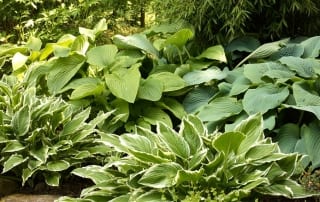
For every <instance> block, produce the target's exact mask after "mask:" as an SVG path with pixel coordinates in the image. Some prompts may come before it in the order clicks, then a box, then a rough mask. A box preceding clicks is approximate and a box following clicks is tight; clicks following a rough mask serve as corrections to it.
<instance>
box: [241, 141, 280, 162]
mask: <svg viewBox="0 0 320 202" xmlns="http://www.w3.org/2000/svg"><path fill="white" fill-rule="evenodd" d="M277 148H278V147H277V145H276V144H258V145H255V146H253V147H251V148H250V149H249V150H248V151H247V152H246V154H245V158H246V160H247V161H249V162H250V161H255V160H258V159H263V158H264V157H266V156H269V155H271V154H272V153H275V152H276V151H277Z"/></svg>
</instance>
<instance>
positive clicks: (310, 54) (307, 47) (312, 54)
mask: <svg viewBox="0 0 320 202" xmlns="http://www.w3.org/2000/svg"><path fill="white" fill-rule="evenodd" d="M301 45H302V46H303V47H304V52H303V55H302V57H303V58H316V57H318V56H319V51H320V36H315V37H311V38H309V39H307V40H305V41H303V42H301Z"/></svg>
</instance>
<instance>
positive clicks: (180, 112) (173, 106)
mask: <svg viewBox="0 0 320 202" xmlns="http://www.w3.org/2000/svg"><path fill="white" fill-rule="evenodd" d="M156 105H158V106H160V107H162V108H164V109H167V110H169V111H170V112H172V114H173V115H174V116H175V117H177V118H179V119H182V117H184V116H185V115H186V114H187V113H186V112H185V111H184V109H183V106H182V105H181V103H180V102H178V101H177V100H176V99H173V98H169V97H167V98H163V99H162V100H161V101H159V102H157V103H156Z"/></svg>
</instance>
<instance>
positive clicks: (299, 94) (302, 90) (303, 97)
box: [292, 81, 320, 106]
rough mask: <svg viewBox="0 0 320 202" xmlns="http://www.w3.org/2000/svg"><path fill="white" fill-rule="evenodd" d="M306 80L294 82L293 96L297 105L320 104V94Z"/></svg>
mask: <svg viewBox="0 0 320 202" xmlns="http://www.w3.org/2000/svg"><path fill="white" fill-rule="evenodd" d="M313 89H314V88H313V87H312V86H310V84H309V83H308V82H306V81H302V82H295V83H293V84H292V91H293V97H294V99H295V101H296V104H297V106H320V96H319V95H318V93H317V92H315V90H313Z"/></svg>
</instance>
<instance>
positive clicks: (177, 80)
mask: <svg viewBox="0 0 320 202" xmlns="http://www.w3.org/2000/svg"><path fill="white" fill-rule="evenodd" d="M149 78H150V79H157V80H158V81H159V82H161V83H162V85H163V92H170V91H176V90H180V89H182V88H184V87H185V86H186V83H185V81H184V80H183V79H182V78H181V77H179V76H178V75H176V74H173V73H171V72H160V73H156V74H152V75H150V76H149Z"/></svg>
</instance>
